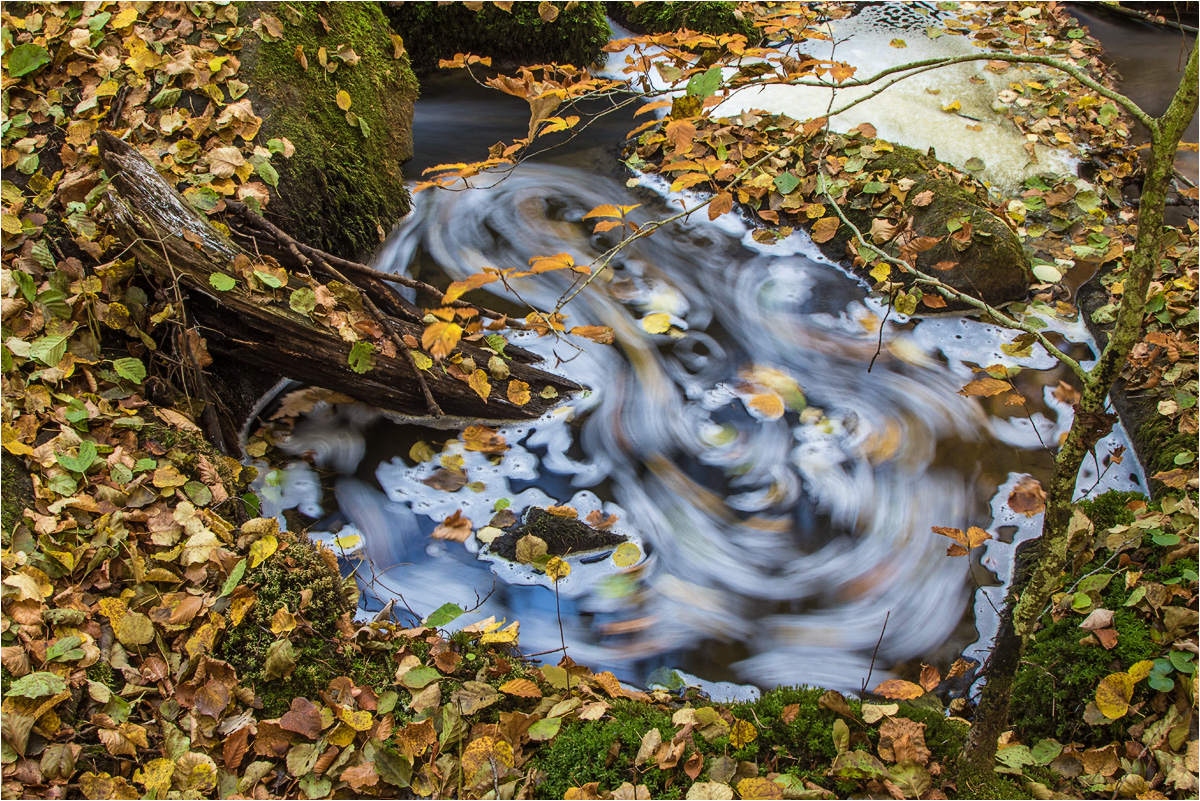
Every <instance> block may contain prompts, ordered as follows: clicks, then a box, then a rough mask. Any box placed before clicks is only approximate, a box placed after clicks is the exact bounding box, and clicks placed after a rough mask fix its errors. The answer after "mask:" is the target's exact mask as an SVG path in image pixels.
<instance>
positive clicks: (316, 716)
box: [279, 698, 322, 740]
mask: <svg viewBox="0 0 1200 801" xmlns="http://www.w3.org/2000/svg"><path fill="white" fill-rule="evenodd" d="M279 728H281V729H284V730H286V731H293V732H295V733H296V734H301V735H303V736H305V737H307V738H308V739H310V740H315V739H317V737H318V736H319V735H320V734H321V728H322V727H321V710H320V708H319V707H317V705H316V704H314V703H313V702H312V701H310V700H308V699H307V698H293V699H292V706H291V709H289V710H288V711H287V712H285V713H283V717H282V718H280V719H279Z"/></svg>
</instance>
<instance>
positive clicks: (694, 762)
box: [683, 751, 704, 781]
mask: <svg viewBox="0 0 1200 801" xmlns="http://www.w3.org/2000/svg"><path fill="white" fill-rule="evenodd" d="M702 770H704V755H703V754H701V753H700V752H699V751H693V752H692V755H691V756H690V757H688V758H687V762H684V763H683V772H684V773H686V774H687V775H688V778H689V779H691V780H692V781H696V777H697V776H699V775H700V772H701V771H702Z"/></svg>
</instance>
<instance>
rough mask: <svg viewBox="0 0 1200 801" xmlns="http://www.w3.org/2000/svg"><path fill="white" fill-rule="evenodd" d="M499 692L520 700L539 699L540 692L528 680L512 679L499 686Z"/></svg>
mask: <svg viewBox="0 0 1200 801" xmlns="http://www.w3.org/2000/svg"><path fill="white" fill-rule="evenodd" d="M500 692H502V693H507V694H508V695H516V696H519V697H521V698H541V697H542V691H541V690H540V689H539V688H538V686H537V685H536V684H534V683H533V682H532V681H530V680H529V679H513V680H512V681H508V682H505V683H504V684H501V685H500Z"/></svg>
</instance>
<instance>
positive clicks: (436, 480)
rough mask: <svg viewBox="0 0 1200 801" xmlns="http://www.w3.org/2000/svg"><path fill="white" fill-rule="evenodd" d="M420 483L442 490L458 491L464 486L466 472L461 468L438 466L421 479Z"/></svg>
mask: <svg viewBox="0 0 1200 801" xmlns="http://www.w3.org/2000/svg"><path fill="white" fill-rule="evenodd" d="M421 483H422V484H424V485H425V486H427V487H433V488H434V489H436V490H441V491H442V492H458V491H459V490H460V489H462V488H463V487H464V486H466V484H467V474H466V473H464V472H463V471H462V470H458V469H455V470H450V469H447V468H445V467H439V468H438V469H437V470H436V471H435V472H434V474H433V475H432V476H430V477H429V478H423V479H421Z"/></svg>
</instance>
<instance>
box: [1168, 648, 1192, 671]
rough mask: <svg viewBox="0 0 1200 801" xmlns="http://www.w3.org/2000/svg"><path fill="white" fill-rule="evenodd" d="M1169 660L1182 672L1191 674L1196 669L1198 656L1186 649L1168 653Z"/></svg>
mask: <svg viewBox="0 0 1200 801" xmlns="http://www.w3.org/2000/svg"><path fill="white" fill-rule="evenodd" d="M1167 659H1168V661H1170V663H1171V665H1172V666H1173V667H1174V668H1175V669H1176V670H1178V671H1179V672H1180V673H1187V674H1188V675H1191V674H1192V673H1193V672H1195V670H1196V657H1195V655H1194V654H1189V653H1187V652H1185V651H1172V652H1171V653H1170V654H1168V655H1167Z"/></svg>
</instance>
